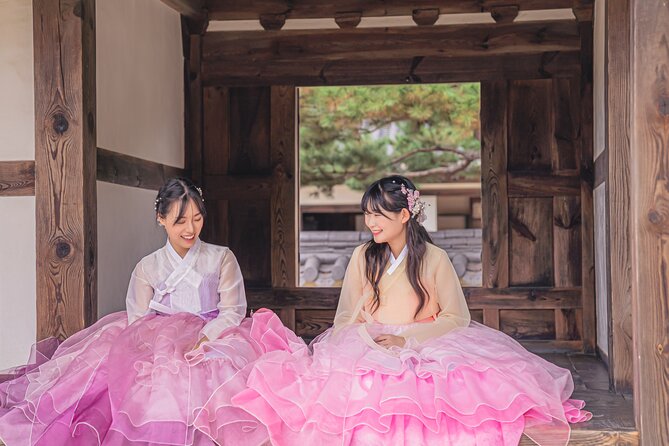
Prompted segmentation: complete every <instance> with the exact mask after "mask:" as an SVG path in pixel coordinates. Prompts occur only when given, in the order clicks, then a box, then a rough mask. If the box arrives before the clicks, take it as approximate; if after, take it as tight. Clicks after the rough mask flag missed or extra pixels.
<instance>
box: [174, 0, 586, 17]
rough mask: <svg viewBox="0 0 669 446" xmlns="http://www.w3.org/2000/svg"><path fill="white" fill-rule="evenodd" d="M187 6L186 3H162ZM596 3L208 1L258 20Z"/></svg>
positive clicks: (215, 13)
mask: <svg viewBox="0 0 669 446" xmlns="http://www.w3.org/2000/svg"><path fill="white" fill-rule="evenodd" d="M163 1H165V2H166V3H172V2H175V3H186V0H181V1H177V0H171V1H168V0H163ZM593 3H594V0H416V1H407V0H207V1H206V8H207V10H208V11H209V18H210V20H257V19H259V18H260V15H261V14H286V18H288V19H314V18H332V17H335V15H336V14H337V13H341V12H346V11H360V12H361V13H362V16H363V17H383V16H411V15H412V13H413V11H414V10H416V9H439V12H440V13H441V14H461V13H477V12H488V11H490V10H491V8H493V7H499V6H506V5H515V6H518V9H519V10H520V11H531V10H542V9H562V8H590V9H592V5H593Z"/></svg>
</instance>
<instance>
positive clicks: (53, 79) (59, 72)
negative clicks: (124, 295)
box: [33, 0, 97, 339]
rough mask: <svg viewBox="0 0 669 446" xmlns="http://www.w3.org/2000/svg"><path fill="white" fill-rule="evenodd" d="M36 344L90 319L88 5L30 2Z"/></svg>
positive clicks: (92, 202) (68, 0)
mask: <svg viewBox="0 0 669 446" xmlns="http://www.w3.org/2000/svg"><path fill="white" fill-rule="evenodd" d="M33 36H34V37H33V38H34V58H35V176H36V182H35V201H36V245H37V337H38V339H43V338H45V337H48V336H57V337H59V338H65V337H67V336H69V335H71V334H73V333H75V332H76V331H78V330H81V329H82V328H84V327H85V326H87V325H90V324H91V323H92V322H93V321H94V320H95V318H96V316H97V269H96V267H97V220H96V213H97V203H96V201H97V197H96V136H95V119H96V116H95V88H96V86H95V0H33Z"/></svg>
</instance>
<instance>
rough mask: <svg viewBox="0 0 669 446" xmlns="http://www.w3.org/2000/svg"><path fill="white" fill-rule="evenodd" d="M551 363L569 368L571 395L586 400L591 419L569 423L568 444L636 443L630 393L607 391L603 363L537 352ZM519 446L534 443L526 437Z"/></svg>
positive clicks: (585, 356) (583, 357)
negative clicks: (572, 378) (572, 386)
mask: <svg viewBox="0 0 669 446" xmlns="http://www.w3.org/2000/svg"><path fill="white" fill-rule="evenodd" d="M541 356H542V357H543V358H545V359H547V360H548V361H551V362H552V363H554V364H557V365H559V366H560V367H564V368H566V369H569V370H571V373H572V376H573V377H574V398H576V399H582V400H585V402H586V406H585V407H586V409H588V410H589V411H590V412H592V414H593V416H592V420H590V421H588V422H586V423H579V424H575V425H572V432H571V440H570V441H569V444H570V445H588V446H606V445H616V446H623V445H638V444H639V434H638V432H637V431H636V428H635V426H634V406H633V402H632V397H631V395H616V394H614V393H613V392H610V391H609V375H608V371H607V369H606V366H605V365H604V363H602V362H601V361H600V360H598V359H596V358H594V357H592V356H587V355H582V354H556V353H553V354H550V353H548V354H545V353H544V354H541ZM520 444H521V445H522V446H530V445H534V444H535V443H534V442H532V441H531V440H529V439H528V438H527V437H523V440H522V441H521V442H520Z"/></svg>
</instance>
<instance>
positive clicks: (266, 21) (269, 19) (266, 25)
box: [258, 14, 286, 31]
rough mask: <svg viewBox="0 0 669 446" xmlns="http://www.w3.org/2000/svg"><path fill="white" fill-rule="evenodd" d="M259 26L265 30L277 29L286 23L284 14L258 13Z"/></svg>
mask: <svg viewBox="0 0 669 446" xmlns="http://www.w3.org/2000/svg"><path fill="white" fill-rule="evenodd" d="M258 20H259V21H260V26H262V27H263V29H265V30H267V31H277V30H280V29H281V28H283V25H285V24H286V14H260V17H258Z"/></svg>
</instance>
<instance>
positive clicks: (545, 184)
mask: <svg viewBox="0 0 669 446" xmlns="http://www.w3.org/2000/svg"><path fill="white" fill-rule="evenodd" d="M508 184H509V188H508V194H509V197H554V196H557V195H579V194H580V193H581V178H580V176H579V175H578V174H572V173H564V174H551V173H541V172H537V171H528V172H509V176H508Z"/></svg>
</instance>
